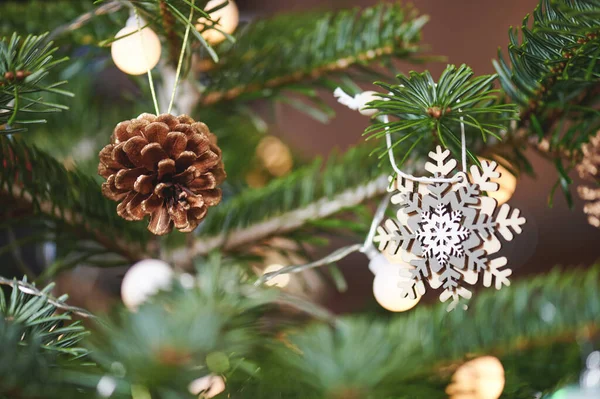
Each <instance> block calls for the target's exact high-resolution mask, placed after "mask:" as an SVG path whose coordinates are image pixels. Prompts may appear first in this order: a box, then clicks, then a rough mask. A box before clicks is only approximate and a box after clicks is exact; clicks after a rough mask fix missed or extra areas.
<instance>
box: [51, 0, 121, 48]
mask: <svg viewBox="0 0 600 399" xmlns="http://www.w3.org/2000/svg"><path fill="white" fill-rule="evenodd" d="M122 7H123V3H122V2H121V1H119V0H113V1H109V2H107V3H106V4H102V5H100V6H98V7H96V8H94V9H92V10H90V11H87V12H85V13H83V14H81V15H80V16H79V17H77V18H75V19H74V20H73V21H71V22H69V23H68V24H65V25H61V26H59V27H57V28H54V29H53V30H52V32H51V33H50V35H49V36H48V39H49V40H53V39H54V38H56V37H58V36H61V35H63V34H64V33H66V32H71V31H74V30H78V29H81V28H82V27H83V26H84V25H85V24H87V23H89V22H90V21H91V20H92V19H94V18H95V17H98V16H100V15H105V14H111V13H113V12H116V11H119V10H120V9H121V8H122ZM63 8H64V7H63Z"/></svg>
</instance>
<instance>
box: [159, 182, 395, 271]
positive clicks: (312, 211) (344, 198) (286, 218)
mask: <svg viewBox="0 0 600 399" xmlns="http://www.w3.org/2000/svg"><path fill="white" fill-rule="evenodd" d="M388 185H389V182H388V176H387V175H382V176H380V177H378V178H376V179H375V180H373V181H372V182H370V183H368V184H365V185H363V186H360V187H357V188H353V189H350V190H346V191H344V192H342V193H340V194H338V195H336V196H334V197H332V198H322V199H320V200H317V201H315V202H314V203H312V204H311V205H309V206H307V207H305V208H302V209H297V210H295V211H291V212H288V213H285V214H283V215H281V216H278V217H275V218H273V219H269V220H266V221H264V222H260V223H256V224H254V225H252V226H249V227H246V228H243V229H238V230H234V231H232V232H230V233H222V234H219V235H217V236H213V237H209V238H206V239H204V238H202V237H201V236H200V237H199V238H198V239H197V240H196V242H195V243H194V245H193V246H192V248H190V249H187V248H186V249H180V250H175V251H173V252H172V253H170V254H168V255H167V256H168V260H169V261H170V262H171V263H173V264H186V263H188V262H189V260H190V259H193V258H194V257H196V256H198V255H206V254H208V253H209V252H210V251H212V250H213V249H216V248H220V249H221V250H222V251H227V250H231V249H234V248H237V247H240V246H242V245H244V244H249V243H252V242H256V241H258V240H260V239H263V238H266V237H268V236H271V235H273V234H282V233H286V232H288V231H291V230H294V229H297V228H299V227H301V226H303V225H304V224H305V223H306V222H307V221H309V220H315V219H321V218H325V217H328V216H330V215H332V214H335V213H337V212H339V211H340V210H342V209H344V208H347V207H352V206H355V205H358V204H360V203H362V202H363V201H365V200H367V199H369V198H372V197H375V196H377V195H380V194H383V193H384V192H385V191H386V189H387V187H388Z"/></svg>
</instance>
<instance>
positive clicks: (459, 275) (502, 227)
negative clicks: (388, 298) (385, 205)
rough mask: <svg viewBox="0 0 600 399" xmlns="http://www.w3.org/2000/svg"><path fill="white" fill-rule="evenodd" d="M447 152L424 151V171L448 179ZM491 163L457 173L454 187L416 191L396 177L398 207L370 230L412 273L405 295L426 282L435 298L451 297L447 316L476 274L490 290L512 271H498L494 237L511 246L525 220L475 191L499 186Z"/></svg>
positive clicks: (450, 162) (501, 261) (502, 262)
mask: <svg viewBox="0 0 600 399" xmlns="http://www.w3.org/2000/svg"><path fill="white" fill-rule="evenodd" d="M449 156H450V151H448V150H445V151H444V150H442V148H441V147H439V146H438V147H437V148H436V151H435V152H430V153H429V157H430V158H431V160H432V162H427V163H426V164H425V169H426V170H427V171H428V172H430V173H431V174H432V175H433V177H435V178H438V179H444V178H446V179H447V178H451V174H452V172H453V171H454V169H455V168H456V165H457V162H456V160H454V159H452V158H449ZM497 166H498V165H497V164H496V162H490V161H485V160H484V161H482V162H481V169H480V168H478V167H477V166H475V165H473V166H471V168H470V172H471V173H470V176H468V175H467V174H465V173H464V172H458V173H456V174H455V175H454V176H457V177H458V182H456V183H428V184H419V185H418V186H417V185H416V184H415V183H414V182H413V181H412V180H407V179H403V178H400V177H399V178H398V179H397V181H396V184H394V186H395V187H393V188H392V190H393V191H395V193H394V195H393V196H392V199H391V201H392V203H393V204H396V205H398V206H399V207H400V208H399V209H398V212H397V215H396V218H395V219H388V220H386V221H385V223H384V225H383V226H379V227H378V229H377V236H376V237H375V240H374V241H375V242H376V243H378V245H379V250H380V251H387V252H388V253H389V254H391V255H400V257H401V259H402V260H403V262H404V263H405V264H406V266H405V267H406V270H405V273H407V274H409V275H410V276H411V278H410V279H407V280H406V283H403V286H402V287H401V291H402V294H403V295H404V297H409V298H415V297H416V296H417V294H418V295H423V294H424V293H425V282H427V283H428V285H429V286H430V287H431V288H433V289H437V288H440V287H441V288H442V293H441V295H440V300H441V301H442V302H446V301H448V300H449V299H451V303H450V304H449V305H448V311H450V310H452V309H454V308H455V307H456V306H457V305H458V303H459V302H460V299H461V298H463V299H465V300H468V299H469V298H471V291H469V290H468V289H467V288H466V287H465V286H466V285H474V284H476V283H477V281H478V280H479V277H480V276H481V277H482V278H483V284H484V285H485V286H486V287H489V286H491V285H492V283H494V284H495V287H496V289H500V288H502V286H505V285H506V286H508V285H510V281H509V280H508V277H509V276H510V275H511V274H512V271H511V270H510V269H508V268H505V266H506V264H507V260H506V258H505V257H498V256H494V254H496V253H497V252H498V251H499V250H500V248H501V246H502V245H501V242H500V237H502V238H503V239H504V240H506V241H511V240H512V239H513V238H514V234H520V233H521V232H522V229H521V226H522V225H523V224H524V223H525V218H523V217H521V216H520V211H519V210H518V209H513V210H512V211H511V208H510V206H509V205H508V204H503V205H502V206H500V207H498V203H497V202H496V200H495V199H493V198H491V197H487V196H482V195H481V194H482V192H494V191H497V190H498V189H499V186H498V184H497V183H494V182H492V179H496V178H499V177H500V173H499V172H497V171H496V167H497Z"/></svg>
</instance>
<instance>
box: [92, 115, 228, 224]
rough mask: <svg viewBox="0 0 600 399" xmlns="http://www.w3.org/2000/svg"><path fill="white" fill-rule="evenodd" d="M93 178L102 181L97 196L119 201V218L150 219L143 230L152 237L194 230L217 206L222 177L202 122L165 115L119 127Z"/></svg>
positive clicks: (145, 117)
mask: <svg viewBox="0 0 600 399" xmlns="http://www.w3.org/2000/svg"><path fill="white" fill-rule="evenodd" d="M98 174H100V176H102V177H104V178H105V179H106V182H105V183H103V184H102V194H104V196H105V197H107V198H108V199H111V200H113V201H121V202H120V204H119V205H118V206H117V213H118V214H119V216H121V217H122V218H124V219H126V220H142V219H144V217H146V215H149V216H150V223H149V224H148V230H150V231H151V232H152V233H154V234H157V235H164V234H167V233H169V232H170V231H171V230H172V229H173V226H175V228H176V229H178V230H180V231H182V232H190V231H192V230H194V229H195V228H196V227H197V226H198V224H199V223H200V222H201V221H202V219H204V217H205V216H206V213H207V211H208V207H211V206H215V205H217V204H218V203H219V202H220V201H221V190H220V189H219V188H217V186H218V185H219V184H220V183H221V182H222V181H223V180H224V179H225V177H226V174H225V171H224V169H223V162H222V160H221V150H220V149H219V147H217V139H216V136H215V135H214V134H212V133H211V132H210V131H209V130H208V127H207V126H206V125H205V124H204V123H202V122H196V121H194V120H193V119H192V118H190V117H189V116H187V115H181V116H178V117H176V116H173V115H170V114H162V115H159V116H155V115H151V114H142V115H140V116H139V117H138V118H137V119H132V120H129V121H124V122H121V123H119V124H118V125H117V127H116V128H115V130H114V133H113V135H112V136H111V144H108V145H107V146H106V147H104V148H103V149H102V150H101V151H100V164H99V165H98Z"/></svg>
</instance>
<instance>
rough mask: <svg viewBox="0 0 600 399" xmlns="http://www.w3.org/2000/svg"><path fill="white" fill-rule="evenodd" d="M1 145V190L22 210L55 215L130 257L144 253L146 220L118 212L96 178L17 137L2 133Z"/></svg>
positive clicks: (85, 236)
mask: <svg viewBox="0 0 600 399" xmlns="http://www.w3.org/2000/svg"><path fill="white" fill-rule="evenodd" d="M0 145H1V146H2V151H0V164H2V166H3V169H2V174H1V175H0V190H1V193H2V195H3V196H5V197H7V198H10V199H11V201H12V203H14V204H17V205H16V210H17V211H20V212H22V211H24V212H34V213H35V214H36V215H40V216H45V217H49V218H50V219H52V220H55V221H58V222H60V223H62V225H63V226H65V227H67V228H69V229H70V230H71V231H72V232H73V233H75V234H77V235H78V237H79V239H89V240H93V241H96V242H98V243H99V244H101V245H102V246H104V247H105V248H106V249H107V250H109V251H112V252H115V253H117V254H119V255H121V256H123V257H125V258H126V259H128V260H130V261H135V260H138V259H140V258H141V257H143V256H144V251H143V248H145V245H146V243H147V241H148V237H149V234H148V233H147V232H146V230H145V228H144V225H143V223H131V222H126V221H124V220H122V219H121V218H120V217H119V216H117V214H116V211H115V207H116V204H115V203H114V202H112V201H109V200H107V199H106V198H104V197H103V196H102V194H101V192H100V184H99V183H98V182H97V181H96V180H95V179H93V178H92V177H90V176H88V175H86V174H83V173H81V172H79V171H78V170H77V169H75V170H72V171H67V170H66V169H65V167H64V166H63V165H62V164H61V163H59V162H58V161H56V160H55V159H54V158H53V157H52V156H50V155H48V154H47V153H45V152H43V151H41V150H39V149H38V148H36V147H35V146H33V145H29V144H26V143H24V142H23V141H22V140H19V139H17V138H8V137H6V136H3V137H0ZM7 212H8V215H7V216H8V217H10V209H8V210H6V211H5V213H7ZM110 232H113V233H114V234H115V235H114V236H111V235H110V234H111V233H110ZM117 232H118V234H117ZM115 237H119V238H115Z"/></svg>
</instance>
